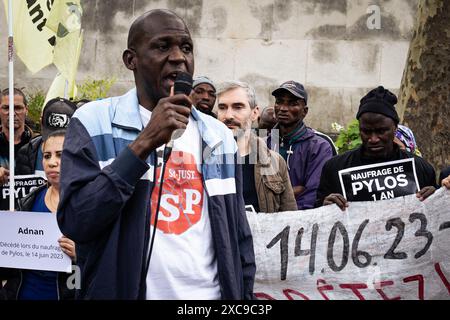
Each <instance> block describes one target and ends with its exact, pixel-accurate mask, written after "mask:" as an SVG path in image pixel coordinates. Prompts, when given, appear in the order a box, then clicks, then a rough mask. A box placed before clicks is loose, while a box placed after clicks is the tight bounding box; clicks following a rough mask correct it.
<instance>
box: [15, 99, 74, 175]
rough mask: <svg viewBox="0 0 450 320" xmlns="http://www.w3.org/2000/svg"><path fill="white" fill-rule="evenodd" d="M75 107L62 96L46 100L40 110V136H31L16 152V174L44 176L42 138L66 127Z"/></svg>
mask: <svg viewBox="0 0 450 320" xmlns="http://www.w3.org/2000/svg"><path fill="white" fill-rule="evenodd" d="M76 109H77V106H76V105H75V104H74V103H73V102H72V101H69V100H67V99H64V98H55V99H52V100H50V101H48V102H47V104H46V105H45V106H44V109H43V110H42V117H41V130H42V136H37V137H35V138H33V139H32V140H31V141H30V142H29V143H27V144H26V145H24V146H23V147H22V148H20V150H19V152H18V154H17V163H16V174H17V175H27V174H34V175H37V176H41V177H43V178H45V174H44V168H43V167H42V149H41V144H42V138H43V137H44V138H45V137H46V136H48V135H49V134H50V133H52V132H53V131H57V130H61V129H64V128H67V126H68V125H69V121H70V118H71V117H72V115H73V114H74V112H75V110H76Z"/></svg>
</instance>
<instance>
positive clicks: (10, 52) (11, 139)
mask: <svg viewBox="0 0 450 320" xmlns="http://www.w3.org/2000/svg"><path fill="white" fill-rule="evenodd" d="M8 62H9V211H14V198H15V197H14V195H15V192H14V166H15V161H14V37H13V10H12V0H8Z"/></svg>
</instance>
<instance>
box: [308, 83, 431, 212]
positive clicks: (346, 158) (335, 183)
mask: <svg viewBox="0 0 450 320" xmlns="http://www.w3.org/2000/svg"><path fill="white" fill-rule="evenodd" d="M396 103H397V97H396V96H395V95H394V94H393V93H392V92H390V91H389V90H387V89H385V88H383V87H382V86H380V87H378V88H376V89H373V90H371V91H370V92H369V93H368V94H367V95H366V96H364V97H363V98H362V99H361V102H360V106H359V110H358V113H357V115H356V118H357V119H358V120H359V121H360V124H359V127H360V136H361V140H362V146H360V147H358V148H357V149H354V150H351V151H348V152H346V153H344V154H343V155H339V156H337V157H334V158H332V159H330V160H328V161H327V162H326V163H325V165H324V168H323V170H322V174H321V178H320V184H319V188H318V191H317V200H316V207H319V206H322V205H330V204H333V203H334V204H336V205H337V206H338V207H339V208H341V210H343V211H344V210H345V208H346V207H348V202H347V199H346V198H345V197H344V196H343V193H344V191H343V190H342V187H341V184H340V180H339V171H341V170H344V169H347V168H352V167H358V166H365V165H373V164H379V163H384V162H390V161H396V160H401V159H408V158H413V159H414V164H415V170H416V172H415V173H416V176H417V180H418V183H419V186H420V187H421V189H420V190H419V191H418V192H417V194H416V195H417V197H418V198H419V199H420V201H423V200H425V199H426V198H428V197H429V196H430V195H432V194H433V193H434V192H435V190H436V174H435V171H434V169H433V167H432V166H431V165H430V164H429V163H428V162H426V161H425V160H424V159H422V158H421V157H418V156H415V155H413V154H411V153H408V152H406V151H403V150H401V149H400V148H399V147H398V145H397V144H395V142H394V137H395V133H396V129H397V126H398V123H399V117H398V114H397V111H396V110H395V107H394V106H395V104H396ZM367 200H371V199H367Z"/></svg>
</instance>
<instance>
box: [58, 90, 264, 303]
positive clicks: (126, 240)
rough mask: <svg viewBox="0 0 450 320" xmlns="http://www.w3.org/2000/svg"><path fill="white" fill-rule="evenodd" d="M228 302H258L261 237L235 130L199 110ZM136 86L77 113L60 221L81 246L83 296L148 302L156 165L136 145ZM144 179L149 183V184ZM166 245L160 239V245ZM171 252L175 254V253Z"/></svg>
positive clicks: (67, 148)
mask: <svg viewBox="0 0 450 320" xmlns="http://www.w3.org/2000/svg"><path fill="white" fill-rule="evenodd" d="M191 114H192V117H193V118H194V120H195V121H197V125H198V129H199V133H200V137H201V138H202V141H201V144H202V145H201V147H202V150H203V153H202V154H203V159H204V160H203V162H202V165H201V171H202V179H203V183H204V187H205V190H206V192H207V196H208V210H209V216H210V222H211V230H212V241H213V247H214V249H215V254H216V259H217V269H218V279H219V285H220V291H221V296H222V298H223V299H252V298H253V282H254V277H255V271H256V266H255V256H254V251H253V240H252V236H251V231H250V227H249V224H248V221H247V217H246V213H245V207H244V201H243V198H242V172H241V171H242V170H240V169H241V168H240V167H237V166H236V165H234V164H235V163H236V151H237V147H236V143H235V141H234V139H233V136H232V134H231V131H229V130H228V129H227V128H226V127H225V125H224V124H222V123H221V122H219V121H217V120H216V119H214V118H212V117H210V116H207V115H203V114H201V113H200V112H198V111H197V110H196V109H195V108H194V107H193V108H192V111H191ZM142 129H143V125H142V122H141V116H140V113H139V103H138V99H137V93H136V89H133V90H131V91H129V92H128V93H127V94H125V95H124V96H120V97H113V98H109V99H104V100H100V101H94V102H91V103H87V104H85V105H83V106H82V107H81V108H79V109H78V110H77V111H76V112H75V114H74V115H73V117H72V119H71V121H70V124H69V127H68V131H67V133H66V138H65V143H64V151H63V155H62V160H61V198H60V203H59V208H58V224H59V227H60V228H61V231H62V232H63V233H64V234H65V235H66V236H67V237H69V238H71V239H72V240H74V241H75V242H76V243H77V262H78V266H79V267H80V269H81V289H80V290H79V291H78V292H77V298H80V299H145V298H146V277H147V272H146V270H145V261H146V258H147V252H148V245H149V235H150V204H151V201H150V195H151V190H152V188H153V183H152V182H150V181H149V180H148V179H147V180H146V179H145V177H146V176H145V175H144V174H145V173H146V172H147V171H148V169H149V165H148V163H147V162H149V163H155V161H156V159H155V158H156V155H155V152H153V153H152V155H150V157H149V159H148V161H147V162H144V161H142V160H141V159H139V158H138V157H137V156H136V155H135V154H134V153H133V152H132V151H131V150H130V149H129V148H128V144H129V143H131V142H132V141H134V140H135V139H136V138H137V136H138V135H139V133H140V132H141V131H142ZM141 178H142V179H141ZM157 245H158V241H157V239H156V241H155V246H157ZM168 254H170V253H168Z"/></svg>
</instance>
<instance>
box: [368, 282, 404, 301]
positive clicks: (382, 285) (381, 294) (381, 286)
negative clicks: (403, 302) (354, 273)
mask: <svg viewBox="0 0 450 320" xmlns="http://www.w3.org/2000/svg"><path fill="white" fill-rule="evenodd" d="M393 284H394V281H381V282H376V283H374V284H373V285H374V286H375V290H377V292H378V293H379V294H380V296H381V297H382V298H383V300H400V299H401V298H400V297H394V298H389V297H388V296H387V295H386V293H384V291H383V290H382V289H381V288H383V287H387V286H392V285H393Z"/></svg>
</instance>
